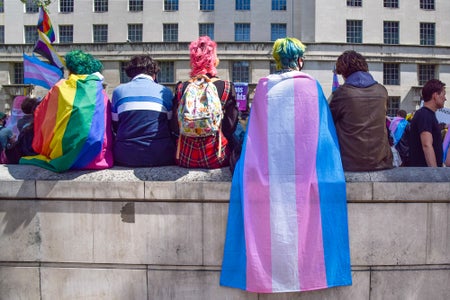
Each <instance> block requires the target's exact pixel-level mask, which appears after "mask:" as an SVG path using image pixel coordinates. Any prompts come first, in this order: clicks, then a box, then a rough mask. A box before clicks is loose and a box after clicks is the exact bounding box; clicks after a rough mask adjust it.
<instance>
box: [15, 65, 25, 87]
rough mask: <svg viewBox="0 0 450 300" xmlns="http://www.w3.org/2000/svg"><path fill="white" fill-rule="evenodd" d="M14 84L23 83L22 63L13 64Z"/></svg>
mask: <svg viewBox="0 0 450 300" xmlns="http://www.w3.org/2000/svg"><path fill="white" fill-rule="evenodd" d="M14 84H23V63H15V64H14Z"/></svg>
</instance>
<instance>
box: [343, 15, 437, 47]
mask: <svg viewBox="0 0 450 300" xmlns="http://www.w3.org/2000/svg"><path fill="white" fill-rule="evenodd" d="M419 26H420V27H419V34H420V45H435V44H436V24H435V23H420V25H419ZM362 42H363V21H362V20H347V43H358V44H361V43H362ZM383 42H384V43H385V44H400V23H399V22H398V21H384V22H383Z"/></svg>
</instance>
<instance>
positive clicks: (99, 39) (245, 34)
mask: <svg viewBox="0 0 450 300" xmlns="http://www.w3.org/2000/svg"><path fill="white" fill-rule="evenodd" d="M286 28H287V27H286V24H284V23H274V24H270V33H271V40H272V41H275V40H276V39H278V38H282V37H286ZM58 29H59V35H58V36H59V42H60V43H73V32H74V27H73V25H59V26H58ZM198 32H199V36H203V35H207V36H209V37H210V38H211V39H213V40H214V23H202V24H199V25H198ZM92 33H93V34H92V40H93V42H94V43H107V42H108V25H107V24H94V25H92ZM4 36H5V27H4V26H3V25H0V44H4V43H5V38H4ZM24 37H25V43H26V44H34V43H35V42H36V40H37V39H38V32H37V30H36V26H35V25H26V26H24ZM127 39H128V41H129V42H142V41H143V25H142V24H128V36H127ZM177 41H178V24H163V42H177ZM235 41H236V42H249V41H250V24H248V23H236V24H235Z"/></svg>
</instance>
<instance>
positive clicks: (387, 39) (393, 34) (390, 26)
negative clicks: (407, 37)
mask: <svg viewBox="0 0 450 300" xmlns="http://www.w3.org/2000/svg"><path fill="white" fill-rule="evenodd" d="M383 31H384V43H385V44H399V22H397V21H384V23H383Z"/></svg>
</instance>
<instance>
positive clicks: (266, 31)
mask: <svg viewBox="0 0 450 300" xmlns="http://www.w3.org/2000/svg"><path fill="white" fill-rule="evenodd" d="M47 8H48V13H49V16H50V19H51V21H52V24H53V27H54V30H55V33H56V41H55V43H54V47H55V49H56V50H57V51H58V53H59V54H60V55H64V54H65V53H66V52H68V51H70V50H73V49H82V50H84V51H87V52H89V53H91V54H93V55H94V56H96V57H97V58H99V59H100V60H101V61H102V62H103V64H104V66H105V69H104V72H103V74H104V76H105V81H106V84H107V86H106V90H107V93H108V94H109V95H111V93H112V90H113V89H114V87H116V86H117V85H118V84H120V83H121V82H125V81H127V80H129V79H128V78H127V77H126V75H125V73H124V71H123V67H124V64H125V62H126V61H128V59H129V58H130V57H131V56H132V55H135V54H142V53H148V54H150V55H152V56H153V57H154V58H155V59H157V60H158V61H159V62H160V65H161V69H162V71H161V73H160V75H159V81H160V82H161V83H163V84H166V85H170V86H172V85H173V84H174V83H175V82H177V81H179V80H186V79H187V78H188V74H189V55H188V54H189V52H188V46H189V42H190V41H192V40H194V39H196V38H197V37H198V36H200V35H209V36H210V37H211V38H213V39H214V40H215V41H216V42H217V43H218V48H219V53H218V54H219V59H220V65H219V75H220V77H221V78H224V79H229V80H232V81H234V82H247V83H249V85H250V90H251V91H252V88H253V87H254V86H255V85H256V83H257V82H258V79H259V78H260V77H263V76H265V75H267V74H269V73H270V72H273V71H274V64H273V62H272V61H271V49H272V44H273V41H274V40H275V39H277V38H279V37H284V36H294V37H297V38H299V39H300V40H302V41H303V42H304V43H305V44H306V46H307V50H306V54H305V60H306V63H305V68H304V71H305V72H307V73H309V74H311V75H313V76H314V77H316V78H317V79H318V80H319V82H320V83H321V84H322V87H323V89H324V93H325V95H327V96H329V95H330V94H331V85H332V77H333V76H332V75H333V74H332V70H333V67H334V64H335V61H336V59H337V57H338V56H339V54H341V53H342V52H343V51H345V50H347V49H354V50H356V51H358V52H360V53H362V54H363V55H364V56H365V57H366V58H367V60H368V63H369V69H370V71H371V73H372V74H373V75H374V77H375V79H376V80H377V81H378V82H380V83H383V84H384V85H385V86H386V88H387V89H388V92H389V96H390V99H389V103H388V108H389V114H390V115H393V114H395V111H396V110H397V109H398V108H403V109H405V110H407V111H408V112H409V111H413V110H415V109H416V108H417V105H418V103H419V100H420V88H421V86H422V85H423V83H424V82H426V81H427V80H428V79H431V78H439V79H440V80H442V81H443V82H446V83H447V84H450V33H449V30H448V28H450V18H449V17H448V16H449V15H450V1H448V0H401V1H400V0H370V1H369V0H337V1H328V0H315V1H314V0H235V1H218V0H216V1H215V0H145V1H143V0H76V1H75V0H53V1H52V2H51V4H50V5H49V6H48V7H47ZM38 16H39V9H38V7H37V6H36V4H35V3H34V1H32V0H29V1H26V4H24V3H22V2H21V1H19V0H0V84H2V86H3V89H2V91H1V93H2V95H1V96H0V97H3V99H7V98H8V97H10V95H9V94H10V93H11V92H9V90H11V88H8V86H10V87H11V85H13V87H14V84H21V83H22V82H23V59H22V53H27V54H31V52H32V51H33V46H34V42H35V41H36V39H37V31H36V24H37V20H38ZM340 81H341V83H342V82H343V80H342V78H340ZM33 93H34V94H35V95H37V96H43V95H45V93H46V90H45V89H41V88H37V87H36V88H35V89H34V90H33ZM449 105H450V104H449Z"/></svg>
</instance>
